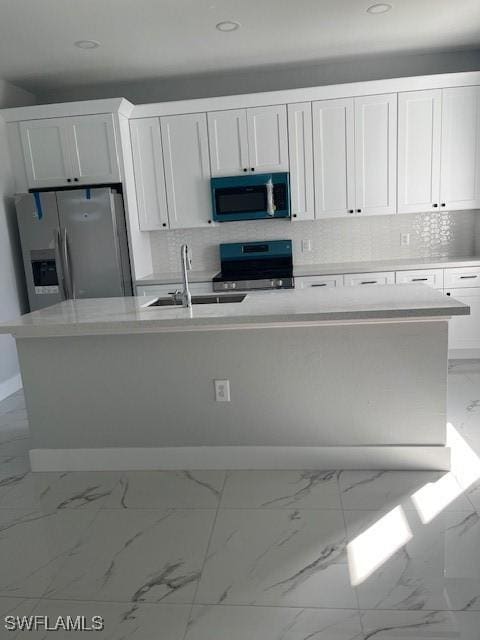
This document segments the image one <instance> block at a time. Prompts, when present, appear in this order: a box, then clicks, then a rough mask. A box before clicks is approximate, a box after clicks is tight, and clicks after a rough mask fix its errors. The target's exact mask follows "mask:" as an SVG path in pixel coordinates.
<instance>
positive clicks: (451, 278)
mask: <svg viewBox="0 0 480 640" xmlns="http://www.w3.org/2000/svg"><path fill="white" fill-rule="evenodd" d="M464 287H480V267H454V268H451V269H445V288H446V289H448V288H464Z"/></svg>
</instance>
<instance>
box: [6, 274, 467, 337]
mask: <svg viewBox="0 0 480 640" xmlns="http://www.w3.org/2000/svg"><path fill="white" fill-rule="evenodd" d="M154 300H155V297H152V298H149V297H145V296H143V297H130V298H101V299H87V300H67V301H65V302H62V303H60V304H56V305H53V306H51V307H48V308H46V309H41V310H40V311H34V312H33V313H29V314H26V315H24V316H21V317H19V318H18V319H17V320H14V321H11V322H7V323H3V324H0V333H11V334H13V335H14V336H15V337H17V338H32V337H60V336H80V335H106V334H125V333H155V332H165V331H167V332H174V331H206V330H218V329H241V328H247V327H267V326H282V325H283V326H284V325H303V324H307V325H312V324H322V323H326V324H328V323H332V322H334V323H352V322H355V323H356V322H365V321H372V320H374V321H380V322H381V321H382V320H387V321H388V320H391V319H392V318H398V319H407V320H408V319H412V318H413V319H415V318H419V319H427V320H428V319H435V318H438V317H448V316H452V315H466V314H468V313H469V311H470V310H469V307H468V306H467V305H465V304H463V303H461V302H458V301H457V300H455V299H453V298H450V297H447V296H444V295H443V294H441V293H439V292H438V291H435V290H434V289H431V288H429V287H427V286H425V285H417V284H401V285H399V284H396V285H383V286H377V287H361V286H358V287H341V288H338V289H337V288H326V289H314V290H312V289H307V290H298V289H293V290H282V291H268V292H265V293H255V294H250V295H247V296H246V298H245V299H244V300H243V302H240V303H228V304H208V305H206V304H205V305H204V304H202V305H194V306H193V308H192V309H185V308H183V307H148V306H147V305H148V304H149V303H150V302H152V301H154Z"/></svg>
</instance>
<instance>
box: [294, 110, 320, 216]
mask: <svg viewBox="0 0 480 640" xmlns="http://www.w3.org/2000/svg"><path fill="white" fill-rule="evenodd" d="M288 148H289V155H290V193H291V206H292V218H293V219H296V220H313V219H314V218H315V207H314V194H313V140H312V105H311V103H310V102H301V103H298V104H289V105H288Z"/></svg>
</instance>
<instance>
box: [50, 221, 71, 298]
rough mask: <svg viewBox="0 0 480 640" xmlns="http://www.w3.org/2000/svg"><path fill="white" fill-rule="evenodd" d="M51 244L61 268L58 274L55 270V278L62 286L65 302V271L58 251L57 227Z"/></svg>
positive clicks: (58, 233)
mask: <svg viewBox="0 0 480 640" xmlns="http://www.w3.org/2000/svg"><path fill="white" fill-rule="evenodd" d="M53 242H54V246H55V260H58V264H59V266H60V268H61V271H60V273H59V272H58V269H57V277H58V281H59V283H61V286H62V292H63V298H64V300H67V299H68V291H67V287H66V286H65V269H64V266H63V260H62V254H61V251H60V245H61V237H60V229H59V228H58V227H57V228H56V229H54V230H53Z"/></svg>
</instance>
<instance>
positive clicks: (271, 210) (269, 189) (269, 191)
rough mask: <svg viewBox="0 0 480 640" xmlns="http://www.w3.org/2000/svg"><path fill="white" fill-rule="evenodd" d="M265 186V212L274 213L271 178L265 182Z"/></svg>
mask: <svg viewBox="0 0 480 640" xmlns="http://www.w3.org/2000/svg"><path fill="white" fill-rule="evenodd" d="M265 187H266V188H267V213H268V215H269V216H274V215H275V201H274V199H273V182H272V179H271V178H270V180H269V181H268V182H267V183H266V185H265Z"/></svg>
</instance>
